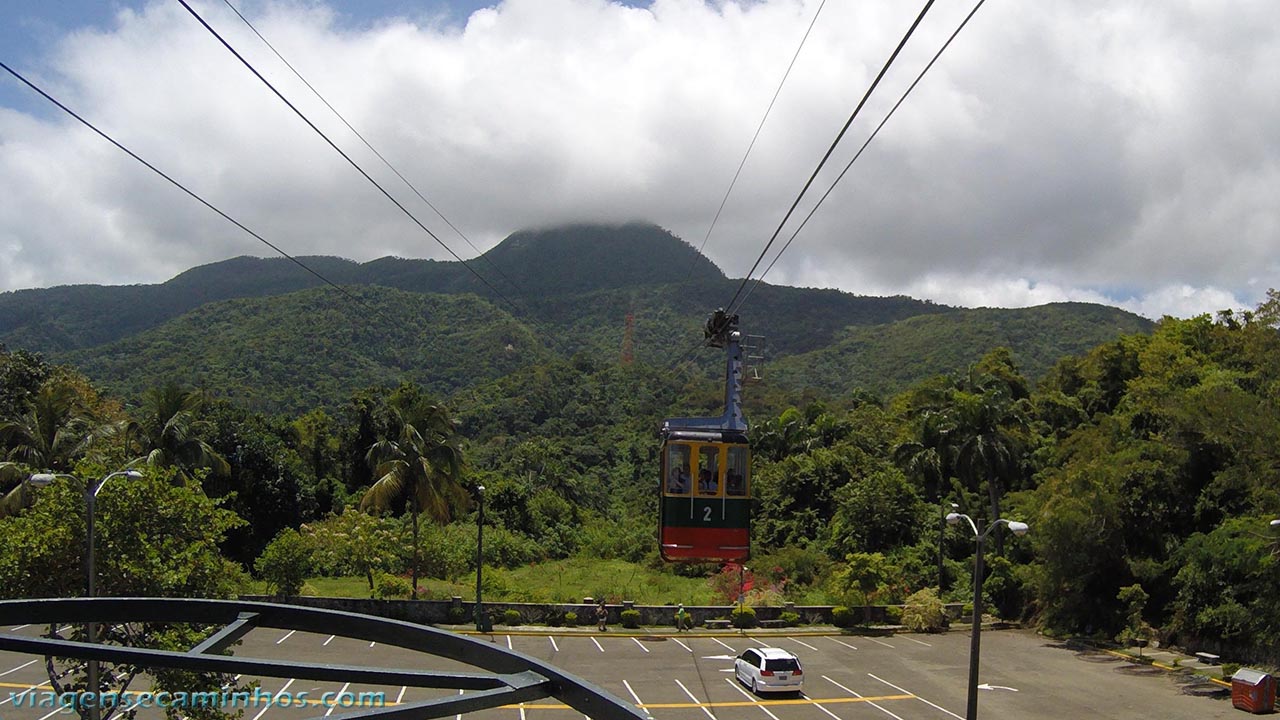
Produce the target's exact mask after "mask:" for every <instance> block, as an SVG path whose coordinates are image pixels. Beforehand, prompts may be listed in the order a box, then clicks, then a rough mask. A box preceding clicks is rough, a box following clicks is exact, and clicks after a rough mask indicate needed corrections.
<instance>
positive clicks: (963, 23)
mask: <svg viewBox="0 0 1280 720" xmlns="http://www.w3.org/2000/svg"><path fill="white" fill-rule="evenodd" d="M984 2H986V0H978V3H977V4H976V5H974V6H973V9H972V10H970V11H969V14H968V15H966V16H965V17H964V20H962V21H960V24H959V25H958V26H956V29H955V30H954V31H953V32H952V33H951V36H950V37H948V38H947V41H946V42H945V43H943V44H942V47H941V48H939V49H938V52H937V53H935V54H934V56H933V59H931V60H929V64H927V65H925V66H924V69H923V70H921V71H920V74H919V75H917V76H916V79H915V80H913V81H912V82H911V85H910V87H908V88H907V90H906V92H904V93H902V97H900V98H898V102H896V103H894V104H893V107H892V108H891V109H890V110H889V112H888V113H887V114H885V116H884V119H883V120H881V121H880V124H879V125H877V126H876V129H875V130H873V131H872V132H871V135H869V136H868V137H867V140H866V142H864V143H862V147H860V148H858V152H857V153H855V154H854V156H853V158H852V159H850V160H849V162H848V164H847V165H845V166H844V169H843V170H841V171H840V174H839V175H838V176H837V177H836V179H835V180H833V181H832V182H831V186H830V187H828V188H827V191H826V192H824V193H823V194H822V197H820V198H818V202H817V203H815V204H814V206H813V207H812V208H810V210H809V212H808V214H807V215H805V216H804V220H802V221H801V222H800V225H799V226H798V227H797V228H796V229H795V232H793V233H791V237H790V238H788V239H787V242H786V244H785V245H783V246H782V249H781V250H779V251H778V254H777V255H774V256H773V260H771V261H770V262H769V264H768V266H766V267H765V269H764V272H762V273H760V277H758V278H756V281H755V283H754V284H752V286H751V288H750V289H749V290H747V293H746V295H744V296H743V297H742V300H741V301H740V302H739V303H738V307H742V306H743V305H744V304H745V303H746V302H747V298H749V297H751V293H753V292H755V289H756V288H757V287H759V286H760V283H762V282H764V276H765V275H768V274H769V271H770V270H772V269H773V266H774V264H776V263H777V262H778V258H780V257H782V254H783V253H785V252H786V251H787V248H789V247H791V243H793V242H795V239H796V236H797V235H799V234H800V231H801V230H803V229H804V227H805V225H807V224H809V220H810V219H811V218H813V215H814V213H816V212H818V208H820V207H822V203H823V202H824V201H826V199H827V197H828V196H830V195H831V192H832V191H833V190H835V189H836V185H838V184H839V183H840V181H841V180H843V179H844V176H845V175H846V174H847V173H848V172H849V169H850V168H852V167H853V164H854V163H855V162H857V161H858V158H860V157H862V153H863V151H864V150H866V149H867V146H868V145H870V144H871V141H872V140H875V139H876V135H879V134H880V130H881V129H882V128H883V127H884V126H885V123H887V122H889V118H891V117H893V114H894V113H896V112H897V111H898V108H899V107H901V106H902V103H903V101H905V100H906V99H907V96H908V95H910V94H911V91H912V90H915V89H916V85H919V84H920V81H921V80H922V79H924V76H925V73H927V72H929V69H930V68H932V67H933V65H934V63H936V62H938V58H940V57H942V53H944V52H946V50H947V48H948V47H950V46H951V41H952V40H955V39H956V36H957V35H959V34H960V31H961V30H963V29H964V28H965V26H966V25H968V24H969V20H971V19H972V18H973V16H974V15H976V14H977V13H978V10H979V9H980V8H981V7H982V4H983V3H984Z"/></svg>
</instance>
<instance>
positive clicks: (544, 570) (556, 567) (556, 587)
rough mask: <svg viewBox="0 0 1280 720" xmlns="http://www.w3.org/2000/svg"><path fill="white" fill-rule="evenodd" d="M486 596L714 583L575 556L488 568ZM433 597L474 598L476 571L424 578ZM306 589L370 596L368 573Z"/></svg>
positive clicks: (654, 597)
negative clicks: (448, 577)
mask: <svg viewBox="0 0 1280 720" xmlns="http://www.w3.org/2000/svg"><path fill="white" fill-rule="evenodd" d="M483 578H484V586H485V587H484V598H485V600H492V601H504V600H505V601H508V602H545V603H568V602H582V599H583V598H584V597H592V598H600V597H604V598H606V599H607V600H608V601H609V602H621V601H622V600H634V601H636V602H637V603H639V604H641V605H668V604H672V605H674V604H675V603H687V604H690V605H709V604H711V603H712V598H711V588H710V585H708V584H707V581H706V579H705V578H687V577H680V576H678V575H675V574H672V573H667V572H663V571H659V570H652V569H650V568H647V567H645V566H643V565H639V564H637V563H630V562H626V561H623V560H596V559H591V558H572V559H569V560H556V561H551V562H543V563H536V564H534V565H528V566H525V567H521V568H516V569H513V570H504V569H502V568H488V567H487V568H485V569H484V575H483ZM418 583H419V586H420V587H422V588H424V589H425V597H426V598H428V599H435V600H445V599H448V598H449V597H452V596H454V595H459V596H461V597H462V598H463V599H464V600H467V601H473V600H475V596H476V578H475V574H474V573H473V574H471V575H468V576H463V577H460V578H458V580H457V582H449V581H447V580H440V579H436V578H420V579H419V581H418ZM250 592H252V593H256V594H262V593H265V592H266V587H265V584H263V583H261V582H256V583H254V587H252V588H251V590H250ZM303 593H304V594H306V595H318V596H322V597H348V598H367V597H369V583H368V581H367V580H365V579H364V578H362V577H346V578H328V577H319V578H311V579H309V580H307V587H306V588H304V589H303Z"/></svg>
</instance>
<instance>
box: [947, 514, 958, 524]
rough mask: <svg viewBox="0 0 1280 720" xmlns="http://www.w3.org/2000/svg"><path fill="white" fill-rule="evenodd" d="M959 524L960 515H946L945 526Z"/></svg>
mask: <svg viewBox="0 0 1280 720" xmlns="http://www.w3.org/2000/svg"><path fill="white" fill-rule="evenodd" d="M958 522H960V513H947V524H948V525H955V524H956V523H958Z"/></svg>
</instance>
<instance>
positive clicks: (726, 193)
mask: <svg viewBox="0 0 1280 720" xmlns="http://www.w3.org/2000/svg"><path fill="white" fill-rule="evenodd" d="M826 4H827V0H822V2H820V3H818V9H817V10H816V11H814V13H813V19H812V20H810V21H809V27H808V28H807V29H806V30H805V31H804V36H803V37H801V38H800V44H799V45H798V46H797V47H796V51H795V54H793V55H792V56H791V62H790V64H788V65H787V70H786V72H784V73H782V80H781V81H779V82H778V89H777V90H774V91H773V98H772V99H770V100H769V106H768V107H767V108H765V110H764V116H763V117H761V118H760V124H759V125H757V126H756V133H755V135H752V136H751V142H750V143H748V144H747V151H746V152H745V153H743V154H742V161H741V162H739V163H738V169H737V170H735V171H734V173H733V179H732V180H730V181H729V187H728V188H727V189H726V190H725V191H724V197H723V198H721V199H720V207H718V208H716V214H715V216H714V217H712V218H711V225H709V226H708V227H707V234H706V235H705V236H703V238H702V244H701V245H699V246H698V254H699V255H701V254H702V251H703V250H704V249H706V247H707V241H708V240H710V239H711V231H712V230H715V228H716V222H718V221H719V220H720V213H722V212H724V206H725V203H727V202H729V195H731V194H732V193H733V188H734V186H735V185H737V184H738V176H739V175H741V174H742V168H743V167H745V166H746V164H747V158H748V157H751V150H752V149H753V148H755V146H756V140H758V139H759V138H760V131H761V130H764V124H765V121H766V120H768V119H769V113H770V112H772V111H773V105H774V103H776V102H778V96H779V95H781V94H782V88H783V86H784V85H786V84H787V78H788V77H790V76H791V69H792V68H794V67H795V66H796V59H798V58H799V57H800V51H801V50H803V49H804V44H805V42H806V41H807V40H808V39H809V34H810V33H812V32H813V26H814V25H816V24H817V22H818V16H819V15H821V14H822V8H823V7H824V6H826ZM693 268H694V264H693V263H690V264H689V275H688V276H686V277H685V280H686V281H687V280H688V279H689V278H690V277H692V276H693Z"/></svg>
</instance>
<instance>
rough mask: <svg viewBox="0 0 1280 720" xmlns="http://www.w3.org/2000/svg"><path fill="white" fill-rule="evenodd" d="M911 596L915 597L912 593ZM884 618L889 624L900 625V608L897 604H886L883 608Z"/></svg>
mask: <svg viewBox="0 0 1280 720" xmlns="http://www.w3.org/2000/svg"><path fill="white" fill-rule="evenodd" d="M912 597H915V596H914V595H913V596H912ZM908 599H910V598H908ZM884 619H885V621H886V622H887V623H889V624H890V625H901V624H902V608H900V607H898V606H897V605H886V606H885V608H884Z"/></svg>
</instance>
